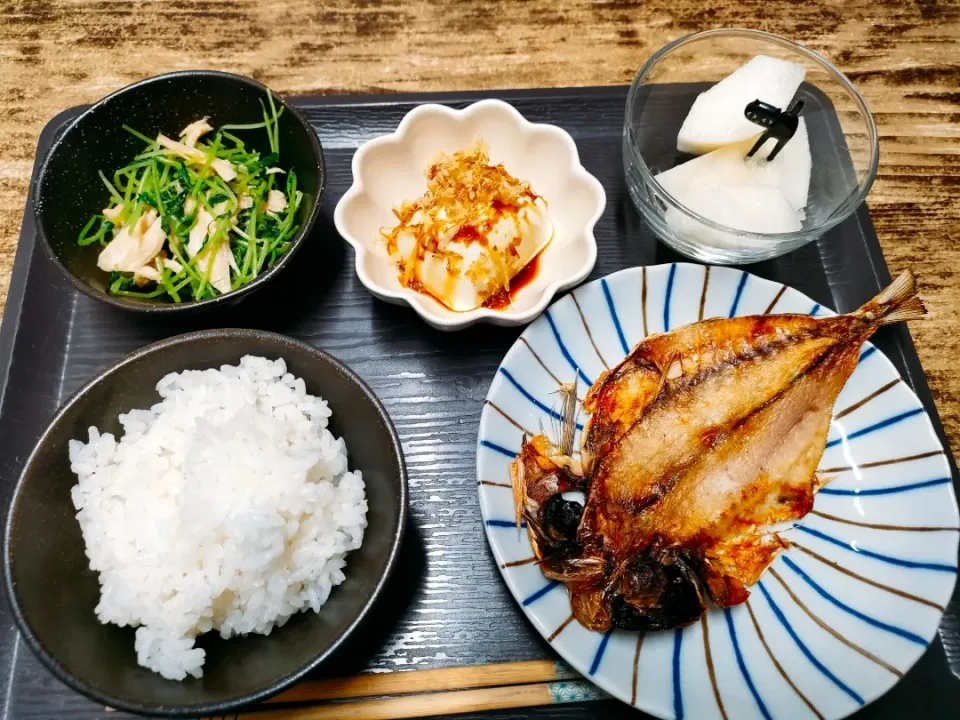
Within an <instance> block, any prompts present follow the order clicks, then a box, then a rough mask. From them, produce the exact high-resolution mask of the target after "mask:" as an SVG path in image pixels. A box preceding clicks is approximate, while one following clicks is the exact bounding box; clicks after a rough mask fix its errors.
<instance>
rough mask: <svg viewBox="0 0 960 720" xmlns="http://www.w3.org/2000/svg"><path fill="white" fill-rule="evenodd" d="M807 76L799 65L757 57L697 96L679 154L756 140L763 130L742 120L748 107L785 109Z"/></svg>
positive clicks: (685, 124) (682, 129)
mask: <svg viewBox="0 0 960 720" xmlns="http://www.w3.org/2000/svg"><path fill="white" fill-rule="evenodd" d="M805 73H806V71H805V70H804V69H803V66H802V65H798V64H797V63H792V62H790V61H788V60H780V59H779V58H772V57H768V56H767V55H757V56H756V57H755V58H753V59H752V60H751V61H750V62H748V63H747V64H746V65H744V66H743V67H741V68H739V69H738V70H735V71H734V72H733V73H731V74H730V75H728V76H727V77H725V78H724V79H723V80H721V81H720V82H718V83H717V84H716V85H714V86H713V87H712V88H710V89H709V90H707V91H705V92H702V93H700V94H699V95H698V96H697V99H696V100H695V101H694V103H693V107H691V108H690V112H689V113H687V117H686V119H685V120H684V121H683V125H682V126H681V127H680V133H679V134H678V135H677V150H679V151H680V152H686V153H692V154H694V155H702V154H703V153H708V152H710V151H711V150H716V149H717V148H719V147H722V146H724V145H729V144H730V143H736V142H740V141H741V140H746V139H748V138H754V137H756V136H757V135H759V134H760V133H761V132H763V129H762V128H761V127H760V126H758V125H755V124H754V123H752V122H750V121H749V120H747V119H746V118H745V117H744V116H743V110H744V108H746V106H747V104H748V103H750V102H753V101H754V100H762V101H763V102H765V103H769V104H770V105H774V106H775V107H778V108H780V109H781V110H784V109H786V107H787V106H788V105H789V104H790V101H791V100H792V99H793V96H794V94H796V92H797V88H799V87H800V83H802V82H803V76H804V74H805Z"/></svg>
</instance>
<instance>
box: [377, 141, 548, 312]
mask: <svg viewBox="0 0 960 720" xmlns="http://www.w3.org/2000/svg"><path fill="white" fill-rule="evenodd" d="M426 177H427V190H426V192H425V193H424V194H423V196H422V197H420V198H418V199H417V200H413V201H411V202H406V203H404V204H402V205H401V206H400V207H399V208H396V209H394V214H395V215H396V217H397V219H398V220H399V222H398V224H397V225H396V226H395V227H393V228H389V229H388V228H382V229H381V230H380V234H381V237H382V239H383V240H384V242H385V246H386V251H387V254H388V255H389V256H390V257H391V259H392V260H393V261H394V263H395V264H396V266H397V270H398V279H399V281H400V284H401V285H402V286H404V287H407V288H410V289H411V290H414V291H417V292H421V293H425V294H427V295H430V296H431V297H433V298H435V299H436V300H438V301H439V302H441V303H442V304H443V305H445V306H446V307H447V308H449V309H450V310H454V311H456V312H466V311H469V310H475V309H477V308H479V307H481V306H488V307H495V308H498V309H500V308H503V307H506V306H507V305H509V304H510V301H511V290H512V288H511V283H512V281H513V279H514V278H515V277H516V276H517V275H518V274H519V273H520V271H522V270H523V269H524V268H525V267H526V266H527V265H528V264H530V262H531V261H532V260H533V259H534V258H535V257H536V256H537V255H538V254H539V253H540V252H541V251H542V250H543V249H544V248H545V247H546V246H547V244H549V242H550V240H551V239H552V237H553V224H552V223H551V221H550V218H549V217H548V215H547V203H546V201H545V200H544V199H543V198H541V197H540V196H539V195H537V194H536V193H535V192H534V191H533V190H532V189H531V188H530V186H529V185H528V184H527V183H525V182H522V181H520V180H518V179H517V178H515V177H513V176H512V175H511V174H510V173H509V172H507V170H506V168H504V167H503V165H499V164H496V165H495V164H491V163H490V159H489V157H488V156H487V153H486V146H485V145H484V144H483V141H482V140H478V141H477V142H476V143H475V145H474V146H473V147H472V148H471V149H469V150H462V151H459V152H456V153H453V154H452V155H445V154H443V155H441V156H440V158H439V159H438V160H437V161H436V162H434V163H433V164H432V165H431V166H430V167H428V168H427V169H426Z"/></svg>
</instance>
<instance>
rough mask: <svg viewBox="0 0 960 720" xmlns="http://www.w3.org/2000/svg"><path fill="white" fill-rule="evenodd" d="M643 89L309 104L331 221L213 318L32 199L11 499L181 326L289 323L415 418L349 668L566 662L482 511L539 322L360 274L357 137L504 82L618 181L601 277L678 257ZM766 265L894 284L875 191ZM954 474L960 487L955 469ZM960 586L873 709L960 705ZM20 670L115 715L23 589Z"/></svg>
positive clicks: (3, 641) (13, 712)
mask: <svg viewBox="0 0 960 720" xmlns="http://www.w3.org/2000/svg"><path fill="white" fill-rule="evenodd" d="M626 93H627V89H626V88H624V87H611V88H577V89H563V90H524V91H506V92H490V93H482V94H481V93H455V94H453V93H449V94H431V95H387V96H369V97H347V96H338V97H331V98H301V99H297V100H295V104H296V105H297V106H298V107H299V108H300V109H301V111H302V112H303V113H304V114H305V116H306V117H307V118H308V120H309V121H310V123H311V124H312V125H313V126H314V127H315V128H316V130H317V132H318V134H319V136H320V140H321V142H322V143H323V147H324V151H325V156H326V164H327V171H328V185H327V191H326V196H325V198H324V201H323V207H322V211H321V217H320V219H319V221H318V223H317V226H316V229H315V230H314V236H313V237H312V238H311V240H310V242H308V243H307V245H306V246H305V247H304V249H303V250H302V251H301V254H300V256H299V257H298V261H297V263H296V264H295V266H292V267H290V268H289V269H288V270H286V271H285V273H284V275H283V277H282V279H280V280H279V281H277V282H276V283H274V286H273V287H269V288H267V289H264V290H263V291H262V292H260V293H258V294H256V295H254V296H253V297H251V298H250V299H249V300H247V301H246V302H244V303H241V304H240V305H239V306H238V307H236V308H232V309H227V310H225V311H215V312H211V313H209V314H206V315H197V316H195V317H188V318H183V319H180V318H151V317H143V316H140V315H132V314H127V313H124V312H122V311H118V310H116V309H114V308H111V307H108V306H106V305H103V304H101V303H97V302H95V301H93V300H91V299H90V298H87V297H85V296H83V295H81V294H79V293H78V292H77V291H75V290H74V289H73V288H72V287H71V286H70V285H69V284H68V283H67V282H66V281H64V280H63V279H62V278H61V276H60V274H59V273H58V271H57V270H56V268H54V267H53V265H52V264H51V263H50V262H49V261H48V260H47V258H46V256H45V255H44V252H43V249H42V248H41V247H40V245H39V243H38V241H37V238H36V233H35V228H34V223H33V218H32V212H31V210H30V205H29V203H28V207H27V212H26V214H25V217H24V222H23V228H22V231H21V237H20V244H19V247H18V250H17V256H16V262H15V265H14V270H13V278H12V280H11V285H10V292H9V296H8V300H7V306H6V311H5V314H4V318H3V326H2V329H0V393H2V395H0V497H2V501H3V507H4V508H5V507H6V503H7V502H8V500H9V496H10V492H11V491H12V489H13V486H14V483H15V482H16V480H17V477H18V475H19V472H20V469H21V466H22V463H23V461H24V460H25V458H26V457H27V454H28V453H29V451H30V449H31V448H32V446H33V444H34V442H35V440H36V439H37V437H38V436H39V434H40V432H41V431H42V429H43V427H44V426H45V424H46V423H47V421H48V420H49V419H50V418H51V417H52V415H53V413H54V411H55V409H56V407H57V406H58V405H59V404H60V403H61V402H62V401H63V400H64V399H66V398H67V397H68V396H69V394H70V393H72V392H73V391H74V390H76V389H77V388H78V387H80V385H81V384H82V383H83V382H85V381H86V380H87V379H88V378H90V377H91V376H92V375H94V374H95V372H96V371H97V370H98V369H100V368H103V367H105V366H106V365H108V364H109V363H111V362H113V361H114V360H116V359H117V358H118V357H120V356H121V355H123V354H125V353H127V352H129V351H131V350H134V349H135V348H137V347H140V346H141V345H145V344H147V343H149V342H152V341H154V340H157V339H160V338H162V337H167V336H170V335H175V334H179V333H181V332H186V331H189V330H195V329H200V328H206V327H255V328H263V329H268V330H273V331H276V332H281V333H285V334H289V335H292V336H295V337H297V338H300V339H302V340H305V341H307V342H310V343H312V344H314V345H316V346H318V347H320V348H323V349H324V350H327V351H329V352H331V353H332V354H333V355H335V356H336V357H337V358H339V359H340V360H342V361H343V362H345V363H347V364H348V365H350V366H351V367H352V368H353V369H354V370H355V371H356V372H357V373H358V374H359V375H360V376H361V377H363V379H364V380H366V381H367V382H368V383H369V384H370V386H371V387H372V388H373V389H374V391H375V392H376V393H377V394H378V395H379V397H380V398H381V400H382V401H383V403H384V405H385V406H386V408H387V410H388V411H389V413H390V414H391V416H392V418H393V421H394V423H395V424H396V426H397V430H398V431H399V433H400V437H401V439H402V441H403V446H404V452H405V454H406V459H407V467H408V470H409V475H410V507H411V510H410V512H411V518H410V520H411V522H410V523H409V525H408V532H407V538H406V541H405V545H404V548H403V553H402V559H401V566H400V567H399V568H398V570H397V572H396V574H395V578H394V579H393V580H392V581H391V587H390V589H389V590H388V592H387V593H386V597H387V598H389V601H388V602H383V603H381V605H380V607H378V608H377V610H376V612H375V617H374V619H373V620H372V621H371V622H370V623H369V624H368V625H367V626H366V627H365V628H364V629H363V631H362V632H361V634H360V637H359V638H358V639H357V641H356V642H354V643H352V645H351V647H350V649H349V651H347V652H346V653H344V654H342V655H341V656H340V657H339V658H337V659H336V660H335V661H334V662H333V663H330V664H328V665H327V666H326V667H327V668H331V669H330V670H329V672H330V673H335V674H337V675H342V674H344V673H349V672H361V671H363V670H365V669H373V670H378V671H393V670H403V669H411V668H420V669H426V668H435V667H444V666H454V665H477V664H484V663H501V662H511V661H517V660H532V659H543V658H552V657H553V655H552V651H551V650H550V648H549V647H548V646H547V645H546V644H545V643H543V641H542V640H541V639H540V637H539V635H538V634H537V633H536V631H535V630H534V629H533V628H532V627H531V626H530V625H529V624H528V623H527V621H526V620H525V618H524V616H523V614H522V612H521V611H520V609H519V608H518V607H517V606H516V603H515V602H514V601H513V599H512V598H511V597H510V595H509V593H508V591H507V588H506V586H505V585H504V584H503V582H502V580H501V578H500V573H499V571H498V570H497V568H496V565H495V564H494V562H493V559H492V557H491V555H490V552H489V550H488V548H487V541H486V538H485V537H484V533H483V529H482V527H481V519H480V510H479V507H478V499H477V490H476V474H475V465H474V463H475V445H476V436H477V429H478V423H479V419H480V411H481V408H482V405H483V400H484V397H485V396H486V393H487V389H488V387H489V385H490V382H491V380H492V379H493V376H494V373H495V371H496V368H497V366H498V364H499V363H500V360H501V358H502V357H503V355H504V353H505V352H506V351H507V349H508V348H509V347H510V345H511V344H512V343H513V342H514V340H515V339H516V338H517V336H518V335H519V333H520V329H519V328H513V329H506V328H494V327H490V326H478V327H474V328H471V329H468V330H466V331H463V332H459V333H451V334H446V333H442V332H439V331H436V330H433V329H431V328H429V327H428V326H427V325H426V324H424V323H423V322H422V321H421V320H420V319H419V318H418V317H417V316H416V314H415V313H414V312H413V311H412V310H410V309H409V308H404V307H397V306H392V305H388V304H385V303H382V302H380V301H378V300H375V299H374V298H372V297H371V296H370V295H369V294H368V293H367V291H366V290H365V288H364V287H363V286H362V285H361V284H360V281H359V280H358V279H357V277H356V275H355V274H354V270H353V256H352V251H350V250H348V249H347V248H346V245H345V244H344V243H343V242H342V241H341V239H340V238H339V236H338V235H337V232H336V230H335V229H334V227H333V221H332V217H333V209H334V206H335V205H336V202H337V200H339V198H340V196H341V195H342V194H343V192H344V191H345V190H346V189H347V187H349V185H350V183H351V172H350V161H351V158H352V157H353V153H354V151H355V150H356V148H357V147H358V146H359V145H360V144H361V143H363V142H365V141H366V140H368V139H370V138H372V137H375V136H377V135H381V134H384V133H388V132H391V131H393V130H394V129H395V128H396V126H397V124H398V123H399V122H400V119H401V118H402V117H403V115H404V114H405V113H406V112H408V111H409V110H410V109H411V108H413V107H414V106H416V105H418V104H420V103H423V102H441V103H445V104H449V105H451V106H453V107H462V106H464V105H466V104H469V103H470V102H472V101H475V100H477V99H480V98H482V97H499V98H502V99H504V100H506V101H508V102H510V103H512V104H513V105H515V106H516V107H517V109H518V110H519V111H520V112H521V113H523V115H525V116H526V117H527V118H529V119H530V120H532V121H535V122H550V123H553V124H556V125H559V126H561V127H563V128H564V129H566V130H567V131H569V132H570V134H571V135H572V136H573V138H574V140H575V141H576V143H577V146H578V149H579V152H580V158H581V160H582V162H583V164H584V166H585V167H586V169H587V170H588V171H589V172H591V173H592V174H594V175H595V176H596V177H597V178H598V179H599V180H600V181H601V183H603V185H604V187H605V189H606V192H607V200H608V204H607V209H606V212H605V213H604V215H603V217H602V218H601V220H600V222H599V223H598V225H597V228H596V237H597V242H598V245H599V260H598V262H597V266H596V268H595V269H594V271H593V274H592V275H591V278H590V279H593V278H597V277H600V276H602V275H606V274H608V273H610V272H613V271H615V270H619V269H621V268H624V267H629V266H633V265H650V264H656V263H662V262H671V261H674V260H678V259H680V258H679V257H678V256H677V255H676V254H674V253H673V252H671V251H669V250H668V249H666V248H665V247H664V246H663V245H662V244H660V243H658V242H657V241H656V239H655V238H654V236H653V234H652V233H651V231H650V230H649V228H647V226H646V225H645V224H644V222H643V221H642V220H641V218H640V216H639V215H638V214H637V212H636V210H635V209H634V207H633V205H632V204H631V202H630V199H629V197H628V195H627V188H626V185H625V181H624V176H623V169H622V162H621V126H622V122H623V110H624V103H625V101H626ZM79 112H80V109H79V108H77V109H72V110H68V111H66V112H64V113H62V114H60V115H58V116H57V117H55V118H54V119H53V120H52V121H51V122H50V124H49V125H48V126H47V127H46V128H45V129H44V131H43V133H42V135H41V137H40V142H39V146H38V148H37V157H38V158H42V157H43V155H44V153H45V152H46V150H47V149H48V148H49V146H50V143H51V141H52V140H53V138H54V137H55V136H56V133H57V132H58V131H59V130H60V129H61V128H63V126H64V125H65V124H66V123H67V122H68V121H70V120H71V119H72V118H74V117H75V116H76V115H77V114H78V113H79ZM749 269H750V271H751V272H753V273H756V274H758V275H761V276H763V277H767V278H770V279H772V280H777V281H780V282H784V283H787V284H790V285H792V286H794V287H796V288H797V289H798V290H800V291H802V292H804V293H806V294H807V295H809V296H810V297H812V298H814V299H815V300H816V301H817V302H819V303H821V304H823V305H824V306H826V307H830V308H834V309H836V310H838V311H841V312H842V311H847V310H851V309H853V308H855V307H857V306H858V305H860V303H861V302H862V301H864V300H866V299H867V298H869V297H871V296H873V295H874V294H875V293H876V292H878V291H879V290H880V288H881V287H882V286H883V285H885V284H886V283H887V282H888V281H889V280H890V275H889V272H888V270H887V267H886V264H885V262H884V259H883V255H882V254H881V251H880V247H879V245H878V243H877V238H876V235H875V233H874V230H873V226H872V224H871V222H870V216H869V213H868V212H867V209H866V208H865V207H864V208H861V209H860V210H859V211H858V212H857V213H856V214H855V215H854V216H852V217H850V218H849V219H848V220H846V221H845V222H843V223H842V224H841V225H839V226H837V227H836V228H834V229H833V230H832V231H830V232H828V233H827V234H826V235H825V236H824V237H823V238H821V239H820V240H819V241H818V242H816V243H814V244H811V245H807V246H806V247H804V248H801V249H800V250H798V251H796V252H793V253H791V254H789V255H787V256H785V257H782V258H779V259H777V260H773V261H769V262H765V263H760V264H757V265H752V266H750V268H749ZM921 280H922V278H921ZM875 342H876V344H877V345H878V346H879V347H880V349H881V350H882V351H883V352H884V353H886V354H887V356H888V357H889V358H890V359H891V360H892V361H893V362H894V364H895V365H896V366H897V368H898V369H899V370H900V372H901V373H902V374H903V376H904V378H905V379H906V381H907V382H908V383H909V384H910V386H911V387H912V388H913V389H914V390H915V391H916V393H917V395H919V397H920V399H921V400H922V401H923V403H924V405H925V406H926V408H927V410H928V411H929V412H930V414H931V416H932V417H933V421H934V426H935V427H936V430H937V433H938V434H939V435H940V437H941V440H943V442H944V444H945V445H946V439H945V437H944V435H943V429H942V426H941V424H940V422H939V419H938V417H937V412H936V408H935V407H934V406H933V402H932V400H931V397H930V392H929V389H928V388H927V383H926V379H925V378H924V375H923V370H922V368H921V367H920V362H919V360H918V358H917V354H916V351H915V350H914V347H913V343H912V341H911V339H910V335H909V333H908V331H907V329H906V328H904V327H889V328H884V329H883V330H881V331H880V332H879V333H878V334H877V335H876V337H875ZM951 464H952V460H951ZM953 476H954V484H955V486H956V487H957V488H958V491H960V480H958V475H957V471H956V468H955V467H953ZM958 594H960V592H957V593H955V594H954V600H953V602H952V603H951V605H950V608H949V609H948V611H947V614H946V616H945V617H944V620H943V623H942V625H941V629H940V635H939V637H938V638H937V639H936V640H935V641H934V643H933V645H932V646H931V647H930V648H929V650H928V651H927V652H926V654H925V655H924V656H923V657H922V658H921V660H920V661H919V662H918V663H917V665H916V666H915V667H914V668H913V669H912V670H911V671H910V672H909V673H908V674H907V676H906V677H905V678H904V679H903V680H902V681H901V682H900V683H899V684H898V685H896V686H895V687H894V689H893V690H891V691H890V692H889V693H888V694H887V695H886V696H885V697H883V698H881V699H880V700H878V701H877V702H875V703H874V704H872V705H870V706H868V707H866V708H864V709H863V710H862V711H860V712H859V713H858V714H857V715H856V716H855V717H857V718H918V719H925V718H930V719H934V718H936V719H937V720H940V719H941V718H947V717H956V714H957V712H958V708H960V619H958V610H960V600H958ZM0 669H2V670H0V673H2V675H0V679H2V681H3V684H2V691H3V698H2V702H3V705H2V706H0V707H2V708H3V716H4V718H77V719H81V718H82V719H84V720H85V719H87V718H95V717H101V718H102V717H107V715H106V713H105V710H104V708H103V707H102V706H99V705H97V704H95V703H93V702H92V701H90V700H87V699H86V698H84V697H83V696H81V695H79V694H77V693H76V692H74V691H73V690H71V689H69V688H68V687H67V686H65V685H63V684H62V683H61V682H60V681H59V680H57V679H56V678H54V676H53V675H52V674H50V673H49V672H48V671H47V670H46V669H45V668H44V667H43V666H42V665H41V664H40V662H39V661H38V660H37V659H36V658H35V657H34V656H33V655H32V653H31V651H30V650H29V649H28V648H27V647H25V645H24V643H23V641H22V640H20V639H19V637H18V634H17V630H16V627H15V626H14V624H13V619H12V617H11V616H10V613H9V610H8V608H7V604H6V598H5V597H4V598H0ZM600 716H602V717H609V718H618V717H623V718H636V717H641V714H640V713H637V712H636V711H633V710H631V709H629V708H627V707H626V706H624V705H621V704H620V703H617V702H615V701H602V702H593V703H585V704H579V705H578V704H570V705H555V706H550V707H544V708H539V709H530V710H525V711H524V710H519V711H518V710H511V711H509V712H507V711H504V712H498V713H489V714H484V715H475V716H472V717H477V718H480V717H483V718H506V717H511V718H516V717H529V718H587V717H600ZM109 717H110V718H111V719H113V718H117V719H118V720H119V718H122V717H126V715H125V714H124V713H110V714H109ZM461 717H468V716H461Z"/></svg>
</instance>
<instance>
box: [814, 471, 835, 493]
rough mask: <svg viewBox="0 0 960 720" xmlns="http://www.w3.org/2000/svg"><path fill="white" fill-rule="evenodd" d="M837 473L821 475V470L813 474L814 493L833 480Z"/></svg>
mask: <svg viewBox="0 0 960 720" xmlns="http://www.w3.org/2000/svg"><path fill="white" fill-rule="evenodd" d="M836 477H837V476H836V475H821V474H820V473H819V472H818V473H816V474H814V476H813V492H814V494H816V493H818V492H820V490H821V489H823V488H825V487H826V486H827V485H829V484H830V483H831V482H833V480H834V478H836Z"/></svg>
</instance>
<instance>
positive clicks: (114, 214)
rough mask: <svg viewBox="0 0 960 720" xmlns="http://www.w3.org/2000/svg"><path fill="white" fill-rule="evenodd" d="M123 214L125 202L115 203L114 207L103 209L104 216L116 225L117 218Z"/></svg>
mask: <svg viewBox="0 0 960 720" xmlns="http://www.w3.org/2000/svg"><path fill="white" fill-rule="evenodd" d="M122 214H123V203H121V204H119V205H114V206H113V207H108V208H104V209H103V216H104V217H105V218H106V219H107V220H109V221H110V222H112V223H113V224H114V225H116V224H117V220H119V219H120V216H121V215H122Z"/></svg>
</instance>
